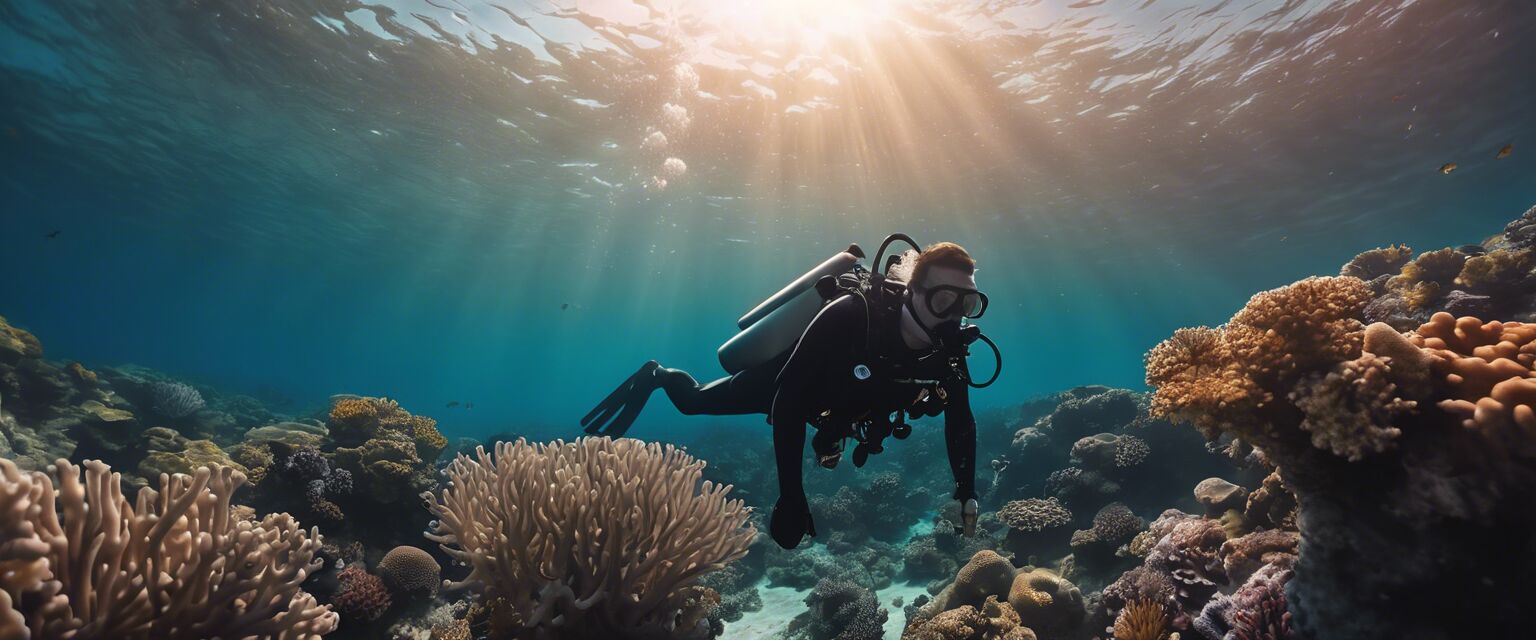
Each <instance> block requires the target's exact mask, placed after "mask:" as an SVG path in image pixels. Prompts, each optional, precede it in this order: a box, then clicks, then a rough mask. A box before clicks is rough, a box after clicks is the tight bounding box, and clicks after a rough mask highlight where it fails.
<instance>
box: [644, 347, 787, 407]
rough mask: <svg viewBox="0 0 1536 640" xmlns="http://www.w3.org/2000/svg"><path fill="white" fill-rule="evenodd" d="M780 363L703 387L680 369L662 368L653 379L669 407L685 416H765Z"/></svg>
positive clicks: (743, 371)
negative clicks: (673, 407)
mask: <svg viewBox="0 0 1536 640" xmlns="http://www.w3.org/2000/svg"><path fill="white" fill-rule="evenodd" d="M783 359H784V358H782V357H780V358H774V359H773V360H770V361H768V362H765V363H763V364H761V365H758V366H755V367H751V368H749V369H743V370H742V371H738V372H737V373H736V374H735V375H730V376H726V377H724V378H720V379H717V380H713V381H711V382H708V383H705V384H702V385H701V384H699V383H698V381H697V380H694V379H693V376H691V375H688V372H686V371H683V370H681V369H668V368H665V367H662V368H660V369H657V370H656V379H657V381H658V382H659V384H660V385H661V388H662V389H665V390H666V392H667V398H669V399H671V400H672V404H673V406H676V407H677V410H678V411H680V412H682V413H683V414H685V415H700V414H703V415H711V416H732V415H742V414H750V413H768V409H769V407H771V406H772V405H773V383H774V378H775V377H776V376H777V375H778V373H779V369H781V368H783V364H784V363H783Z"/></svg>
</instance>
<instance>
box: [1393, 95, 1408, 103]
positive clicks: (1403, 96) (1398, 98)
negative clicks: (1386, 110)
mask: <svg viewBox="0 0 1536 640" xmlns="http://www.w3.org/2000/svg"><path fill="white" fill-rule="evenodd" d="M1406 97H1408V94H1402V95H1396V96H1392V101H1393V102H1402V101H1403V98H1406Z"/></svg>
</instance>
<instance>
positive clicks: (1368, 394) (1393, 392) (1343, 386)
mask: <svg viewBox="0 0 1536 640" xmlns="http://www.w3.org/2000/svg"><path fill="white" fill-rule="evenodd" d="M1390 372H1391V366H1390V365H1388V364H1387V360H1386V359H1385V358H1379V357H1377V356H1376V355H1374V354H1371V353H1362V354H1361V355H1360V357H1359V358H1356V359H1354V360H1346V361H1344V362H1340V363H1338V364H1336V365H1334V366H1333V370H1331V371H1329V372H1327V373H1323V372H1317V373H1314V374H1311V375H1310V376H1309V377H1307V378H1305V379H1303V380H1302V381H1301V382H1300V383H1298V384H1297V386H1296V388H1295V390H1293V391H1291V393H1290V399H1291V401H1292V402H1294V403H1295V404H1296V407H1297V408H1298V409H1301V411H1302V413H1304V414H1305V415H1306V418H1304V419H1303V420H1302V421H1301V428H1302V429H1304V430H1306V431H1307V432H1309V433H1311V434H1312V446H1314V447H1317V448H1319V449H1327V450H1329V451H1332V452H1334V453H1335V454H1338V455H1341V456H1344V457H1345V458H1347V459H1349V460H1350V461H1355V460H1359V459H1361V458H1362V457H1365V456H1366V455H1368V454H1371V453H1380V452H1382V451H1385V450H1387V448H1388V447H1391V446H1392V444H1393V441H1394V439H1395V438H1397V436H1398V435H1400V434H1401V433H1402V432H1401V431H1400V430H1399V429H1398V428H1397V427H1394V426H1392V423H1393V422H1394V421H1396V420H1397V418H1398V416H1400V415H1404V414H1407V413H1410V412H1412V411H1413V409H1414V407H1415V406H1416V405H1417V403H1416V402H1414V401H1413V400H1405V399H1403V398H1400V397H1398V395H1397V385H1396V384H1394V383H1393V382H1392V380H1391V378H1389V377H1388V374H1389V373H1390Z"/></svg>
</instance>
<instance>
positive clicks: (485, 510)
mask: <svg viewBox="0 0 1536 640" xmlns="http://www.w3.org/2000/svg"><path fill="white" fill-rule="evenodd" d="M703 466H704V463H703V462H702V461H698V460H695V459H694V458H693V457H692V456H689V455H688V454H686V453H684V452H683V451H681V450H679V449H676V448H674V447H672V446H670V445H667V446H665V447H663V446H662V445H660V444H655V443H652V444H646V443H642V442H640V441H638V440H632V439H618V440H611V439H608V438H582V439H578V440H576V441H574V442H564V441H558V440H557V441H555V442H553V443H550V444H529V443H528V442H527V441H525V440H518V441H517V442H515V443H500V444H498V445H497V446H496V448H495V453H494V455H491V454H487V453H486V452H485V450H484V449H477V450H476V457H475V458H473V459H472V458H469V457H467V456H460V457H458V458H456V459H454V461H453V462H452V463H450V464H449V466H448V467H447V469H446V473H447V476H448V478H449V480H450V481H451V482H449V483H448V485H447V486H446V487H445V488H444V489H442V490H441V492H439V493H436V494H433V493H427V494H424V495H423V498H424V499H425V500H426V501H427V504H428V508H429V509H430V510H431V511H432V513H433V515H434V516H436V517H437V519H438V520H437V521H436V523H435V526H434V527H433V530H432V532H431V533H429V534H428V536H427V537H428V539H430V540H432V541H434V542H437V543H439V544H441V545H442V548H443V550H444V551H445V552H447V553H448V554H449V555H450V556H451V557H453V558H454V559H455V560H457V561H459V562H462V563H465V564H467V565H468V566H469V567H470V574H469V576H468V577H466V578H465V579H464V580H463V581H461V582H460V583H456V584H457V585H464V586H472V587H476V588H478V589H481V590H482V591H483V593H484V598H485V602H487V603H488V604H489V606H491V607H492V608H493V609H495V610H496V613H495V614H493V615H495V616H499V617H503V618H506V619H510V620H516V621H518V624H519V625H521V626H522V627H523V628H525V629H528V630H534V629H543V630H544V632H545V633H548V634H550V635H553V636H560V637H573V638H574V637H593V636H595V635H599V634H607V635H609V636H610V637H633V636H637V635H641V634H642V633H656V634H662V635H668V636H670V637H705V636H708V635H709V633H710V632H709V624H708V622H707V620H705V619H704V618H703V615H702V614H701V612H699V611H696V610H695V609H696V607H691V606H689V602H688V595H689V594H688V592H687V590H686V589H685V588H684V587H685V586H686V585H688V584H690V583H691V582H692V581H693V580H695V579H696V578H697V577H699V576H700V575H701V574H704V573H706V572H708V571H712V570H715V569H719V568H721V567H723V566H725V565H726V564H728V563H730V562H731V561H733V560H736V559H738V558H740V557H742V556H743V555H745V554H746V553H747V549H748V545H750V544H751V542H752V540H753V538H754V537H755V536H756V533H757V532H756V530H755V529H754V528H753V527H751V526H750V525H748V524H747V515H748V514H747V510H746V509H745V508H744V507H743V505H742V504H741V502H740V501H739V500H728V499H727V498H726V495H727V493H728V492H729V491H730V487H729V486H717V485H714V484H713V483H711V482H708V481H702V483H701V479H700V475H701V472H700V470H701V469H702V467H703ZM658 531H667V532H668V534H667V535H665V536H659V535H657V534H656V533H654V532H658ZM716 598H718V595H717V596H716ZM716 602H718V600H717V601H716ZM689 623H691V624H689Z"/></svg>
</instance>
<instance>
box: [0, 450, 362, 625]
mask: <svg viewBox="0 0 1536 640" xmlns="http://www.w3.org/2000/svg"><path fill="white" fill-rule="evenodd" d="M54 468H55V473H56V475H57V476H58V480H59V485H58V488H57V490H55V487H54V483H53V480H52V479H50V478H49V477H48V475H46V474H43V473H36V472H35V473H31V474H23V473H20V472H19V471H18V470H17V468H16V466H15V464H14V463H12V462H11V461H9V460H4V459H0V510H3V511H4V515H5V517H4V518H3V520H0V521H3V522H4V523H5V524H4V525H3V526H0V567H4V571H0V638H6V639H8V640H9V639H11V638H29V637H30V638H71V639H72V640H88V639H95V638H114V639H116V638H135V639H136V638H144V639H147V638H155V639H157V640H159V639H189V640H190V639H197V638H212V637H221V638H272V639H276V640H299V639H310V638H318V637H320V636H322V635H325V634H326V633H329V632H330V631H332V630H333V629H334V628H335V627H336V614H334V613H331V611H330V607H328V606H319V605H317V604H316V603H315V599H314V598H313V597H311V596H310V595H309V594H307V593H305V592H304V591H302V590H301V589H300V588H299V585H300V584H302V583H303V582H304V579H305V578H306V577H308V575H309V573H310V572H311V571H312V570H314V569H315V568H317V566H318V563H319V561H318V560H315V561H313V562H312V558H314V556H315V553H316V551H317V550H318V549H319V548H320V534H319V532H318V531H315V530H311V531H310V532H309V533H308V534H307V535H306V533H305V532H304V530H303V529H300V528H299V525H298V523H297V522H295V521H294V520H293V519H292V518H290V517H289V516H288V514H273V515H269V516H267V517H266V518H265V519H263V520H261V521H260V522H255V521H251V520H246V519H242V518H240V517H239V516H238V515H237V513H236V512H235V510H234V509H232V508H231V507H230V504H229V498H230V495H231V494H233V493H234V491H235V489H236V488H238V487H239V486H240V485H241V484H242V483H244V482H245V476H244V475H243V474H241V473H239V472H238V471H235V470H234V469H232V468H229V467H216V468H212V469H210V468H208V467H201V468H199V469H197V471H196V472H195V473H194V474H193V475H190V476H188V475H181V474H177V475H165V474H162V475H161V476H160V489H159V490H158V491H156V490H154V489H151V488H145V489H141V490H140V491H139V493H138V496H137V499H136V501H135V502H134V503H129V502H128V500H127V499H126V498H124V497H123V495H122V481H121V477H120V476H119V475H118V474H116V473H112V471H111V469H110V468H109V467H107V465H105V464H102V463H101V462H99V461H87V462H86V463H85V479H84V482H82V481H81V469H80V467H77V466H75V465H73V464H70V463H69V462H67V461H64V460H59V461H58V462H56V463H55V464H54Z"/></svg>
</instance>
